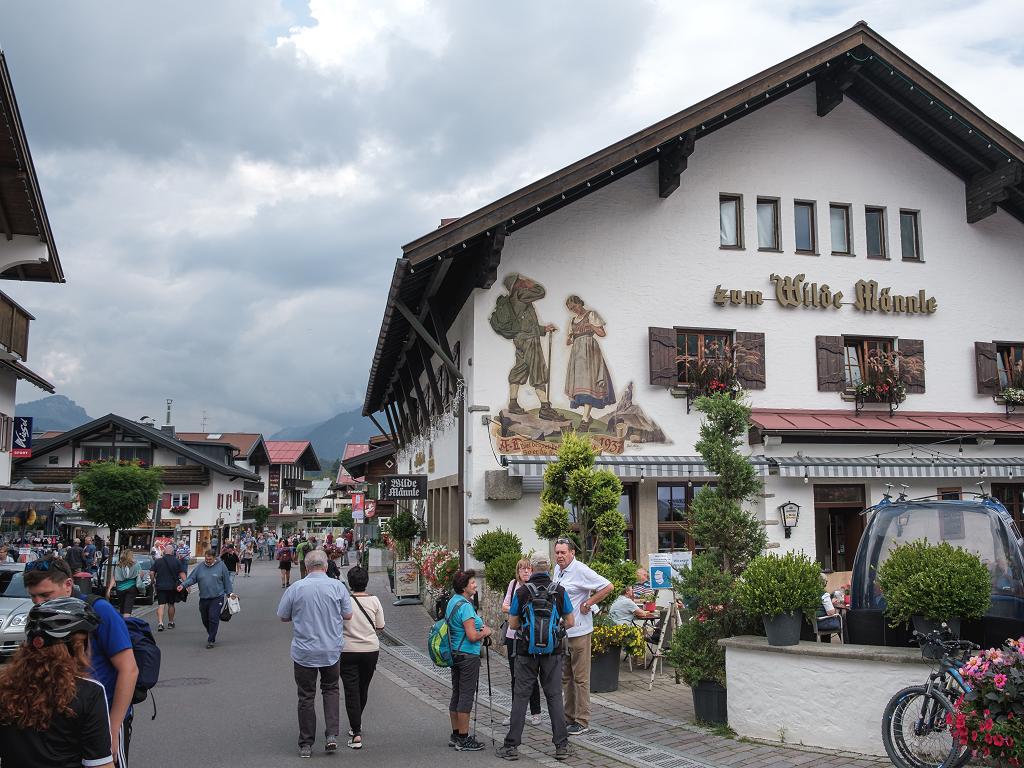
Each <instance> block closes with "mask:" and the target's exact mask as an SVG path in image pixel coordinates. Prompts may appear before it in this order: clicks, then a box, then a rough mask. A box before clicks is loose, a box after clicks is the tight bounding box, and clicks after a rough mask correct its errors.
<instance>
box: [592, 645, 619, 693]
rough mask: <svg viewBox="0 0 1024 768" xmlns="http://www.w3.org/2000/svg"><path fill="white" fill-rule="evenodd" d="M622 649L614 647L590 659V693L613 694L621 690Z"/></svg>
mask: <svg viewBox="0 0 1024 768" xmlns="http://www.w3.org/2000/svg"><path fill="white" fill-rule="evenodd" d="M621 653H622V649H621V648H619V647H618V646H617V645H616V646H612V647H611V648H609V649H608V650H607V651H605V652H604V653H598V654H595V655H594V656H592V657H591V659H590V692H591V693H611V692H612V691H617V690H619V657H620V655H621Z"/></svg>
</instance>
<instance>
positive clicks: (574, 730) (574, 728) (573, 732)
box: [565, 723, 590, 736]
mask: <svg viewBox="0 0 1024 768" xmlns="http://www.w3.org/2000/svg"><path fill="white" fill-rule="evenodd" d="M589 730H590V729H589V728H588V727H587V726H585V725H580V724H579V723H572V724H570V725H569V727H568V728H566V729H565V731H566V733H568V734H569V735H570V736H582V735H583V734H584V733H587V732H588V731H589Z"/></svg>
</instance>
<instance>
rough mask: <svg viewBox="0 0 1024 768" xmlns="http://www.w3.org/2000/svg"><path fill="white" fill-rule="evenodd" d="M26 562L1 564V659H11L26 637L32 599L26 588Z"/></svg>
mask: <svg viewBox="0 0 1024 768" xmlns="http://www.w3.org/2000/svg"><path fill="white" fill-rule="evenodd" d="M24 571H25V564H24V563H5V564H3V565H0V660H6V659H9V658H10V657H11V656H13V655H14V652H15V651H16V650H18V646H19V645H21V643H22V641H24V639H25V622H26V621H27V620H28V612H29V610H30V609H31V608H32V600H31V599H30V598H29V596H28V591H27V590H26V589H25V574H24Z"/></svg>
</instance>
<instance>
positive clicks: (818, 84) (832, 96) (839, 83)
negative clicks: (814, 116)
mask: <svg viewBox="0 0 1024 768" xmlns="http://www.w3.org/2000/svg"><path fill="white" fill-rule="evenodd" d="M860 68H861V65H860V64H856V63H854V64H851V65H850V66H846V67H844V66H837V67H830V68H829V70H827V71H826V72H822V73H821V74H819V75H818V76H817V77H816V78H815V79H814V91H815V95H816V97H817V107H818V109H817V111H818V117H824V116H825V115H827V114H828V113H829V112H831V111H832V110H833V109H835V108H836V107H838V106H839V105H840V104H842V103H843V94H845V93H846V91H847V90H848V89H849V88H850V86H851V85H853V81H854V78H855V77H856V75H857V72H858V70H860Z"/></svg>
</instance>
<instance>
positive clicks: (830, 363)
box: [814, 336, 846, 392]
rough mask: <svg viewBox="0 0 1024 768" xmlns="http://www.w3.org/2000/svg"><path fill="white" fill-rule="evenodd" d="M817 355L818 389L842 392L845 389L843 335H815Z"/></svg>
mask: <svg viewBox="0 0 1024 768" xmlns="http://www.w3.org/2000/svg"><path fill="white" fill-rule="evenodd" d="M814 343H815V346H816V348H817V357H818V391H819V392H842V391H843V390H844V389H846V371H845V370H844V366H843V353H844V349H843V337H842V336H815V337H814Z"/></svg>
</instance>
